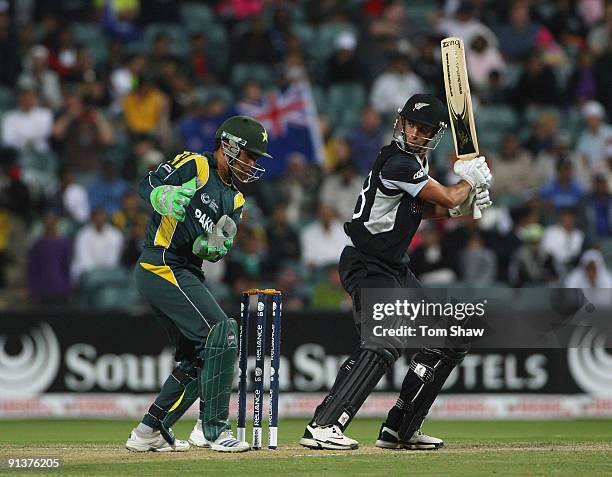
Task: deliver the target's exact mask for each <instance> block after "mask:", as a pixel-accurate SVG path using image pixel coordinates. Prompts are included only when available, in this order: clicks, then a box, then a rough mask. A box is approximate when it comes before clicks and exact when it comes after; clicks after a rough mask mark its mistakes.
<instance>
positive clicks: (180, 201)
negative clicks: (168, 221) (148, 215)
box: [150, 177, 197, 222]
mask: <svg viewBox="0 0 612 477" xmlns="http://www.w3.org/2000/svg"><path fill="white" fill-rule="evenodd" d="M196 186H197V178H196V177H194V178H193V179H191V180H190V181H189V182H186V183H185V184H183V185H180V186H172V185H163V186H159V187H156V188H155V189H153V190H152V191H151V196H150V198H151V205H152V206H153V208H154V209H155V211H156V212H157V213H159V214H161V215H169V216H171V217H173V218H174V219H176V220H178V221H179V222H183V221H184V220H185V207H187V205H189V202H190V201H191V198H192V197H193V195H194V194H195V191H196Z"/></svg>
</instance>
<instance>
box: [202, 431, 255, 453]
mask: <svg viewBox="0 0 612 477" xmlns="http://www.w3.org/2000/svg"><path fill="white" fill-rule="evenodd" d="M210 448H211V449H212V450H214V451H217V452H246V451H248V450H250V449H251V445H250V444H249V443H248V442H245V441H239V440H238V439H236V438H235V437H234V435H233V434H232V431H230V430H227V431H223V432H222V433H221V434H220V435H219V437H217V440H216V441H215V442H213V443H211V444H210Z"/></svg>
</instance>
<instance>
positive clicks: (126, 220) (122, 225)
mask: <svg viewBox="0 0 612 477" xmlns="http://www.w3.org/2000/svg"><path fill="white" fill-rule="evenodd" d="M148 221H149V214H148V213H147V212H145V211H144V210H143V208H142V200H141V199H140V197H139V196H138V194H137V193H136V192H135V191H133V190H127V191H126V192H125V193H124V194H123V197H122V198H121V208H120V209H119V210H117V211H116V212H115V213H113V214H112V216H111V223H112V224H113V225H114V226H115V227H117V228H118V229H119V230H121V231H122V232H123V234H124V235H126V236H127V235H130V233H131V230H132V227H135V226H137V225H138V224H141V223H143V222H144V223H145V225H146V224H147V223H148Z"/></svg>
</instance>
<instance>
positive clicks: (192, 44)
mask: <svg viewBox="0 0 612 477" xmlns="http://www.w3.org/2000/svg"><path fill="white" fill-rule="evenodd" d="M207 46H208V44H207V40H206V36H204V35H203V34H202V33H194V34H192V35H191V37H190V39H189V66H190V69H191V74H192V75H193V77H194V78H195V79H196V80H197V82H198V83H200V84H206V83H208V82H210V81H211V80H212V79H213V77H212V76H211V65H210V64H209V59H208V52H207Z"/></svg>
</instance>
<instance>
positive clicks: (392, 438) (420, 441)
mask: <svg viewBox="0 0 612 477" xmlns="http://www.w3.org/2000/svg"><path fill="white" fill-rule="evenodd" d="M376 447H380V448H381V449H408V450H436V449H440V448H441V447H444V441H443V440H442V439H438V438H437V437H431V436H428V435H427V434H423V432H421V429H417V430H416V431H415V432H414V434H412V437H411V438H410V439H409V440H407V441H402V440H401V439H400V437H399V435H398V433H397V431H394V430H393V429H390V428H388V427H387V426H385V424H384V423H383V425H382V426H380V432H379V434H378V440H377V441H376Z"/></svg>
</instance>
